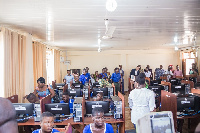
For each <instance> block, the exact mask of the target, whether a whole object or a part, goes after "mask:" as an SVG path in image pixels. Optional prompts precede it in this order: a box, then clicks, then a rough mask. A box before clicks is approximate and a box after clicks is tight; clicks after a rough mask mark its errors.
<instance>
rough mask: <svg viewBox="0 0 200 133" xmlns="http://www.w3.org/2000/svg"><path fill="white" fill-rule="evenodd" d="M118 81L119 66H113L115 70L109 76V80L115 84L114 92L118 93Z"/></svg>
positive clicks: (119, 76) (119, 79)
mask: <svg viewBox="0 0 200 133" xmlns="http://www.w3.org/2000/svg"><path fill="white" fill-rule="evenodd" d="M120 81H121V75H120V73H119V68H117V67H116V68H115V72H114V73H113V74H112V76H111V82H113V83H114V85H115V94H116V95H118V91H120Z"/></svg>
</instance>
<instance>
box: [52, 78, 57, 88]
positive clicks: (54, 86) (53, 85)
mask: <svg viewBox="0 0 200 133" xmlns="http://www.w3.org/2000/svg"><path fill="white" fill-rule="evenodd" d="M52 87H53V89H56V80H55V81H52Z"/></svg>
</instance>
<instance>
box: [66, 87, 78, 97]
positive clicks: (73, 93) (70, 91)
mask: <svg viewBox="0 0 200 133" xmlns="http://www.w3.org/2000/svg"><path fill="white" fill-rule="evenodd" d="M67 91H68V95H69V96H71V97H72V98H74V97H81V89H80V88H79V89H68V90H67Z"/></svg>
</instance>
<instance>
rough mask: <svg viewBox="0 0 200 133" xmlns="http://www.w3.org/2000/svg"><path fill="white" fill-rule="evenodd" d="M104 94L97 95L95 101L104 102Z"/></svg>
mask: <svg viewBox="0 0 200 133" xmlns="http://www.w3.org/2000/svg"><path fill="white" fill-rule="evenodd" d="M103 96H104V94H103V92H99V93H98V94H97V95H96V99H94V101H103Z"/></svg>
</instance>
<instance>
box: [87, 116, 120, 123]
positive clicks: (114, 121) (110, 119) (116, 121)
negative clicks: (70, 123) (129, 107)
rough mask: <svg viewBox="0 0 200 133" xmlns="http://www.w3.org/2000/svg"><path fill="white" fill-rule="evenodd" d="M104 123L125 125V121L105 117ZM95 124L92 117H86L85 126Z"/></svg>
mask: <svg viewBox="0 0 200 133" xmlns="http://www.w3.org/2000/svg"><path fill="white" fill-rule="evenodd" d="M104 122H105V123H123V122H124V119H114V118H113V117H111V116H110V117H109V116H107V117H104ZM91 123H93V121H92V117H85V120H84V124H85V125H88V124H91Z"/></svg>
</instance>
